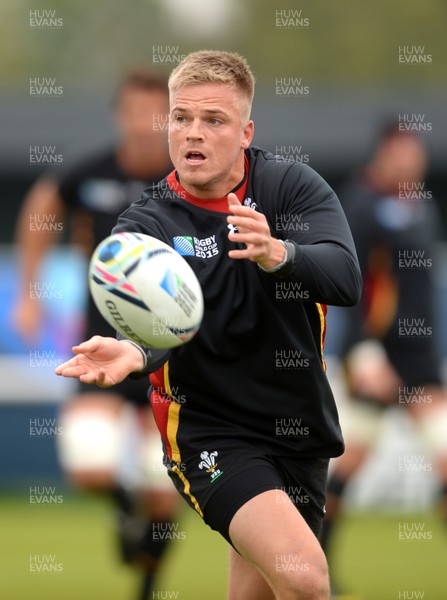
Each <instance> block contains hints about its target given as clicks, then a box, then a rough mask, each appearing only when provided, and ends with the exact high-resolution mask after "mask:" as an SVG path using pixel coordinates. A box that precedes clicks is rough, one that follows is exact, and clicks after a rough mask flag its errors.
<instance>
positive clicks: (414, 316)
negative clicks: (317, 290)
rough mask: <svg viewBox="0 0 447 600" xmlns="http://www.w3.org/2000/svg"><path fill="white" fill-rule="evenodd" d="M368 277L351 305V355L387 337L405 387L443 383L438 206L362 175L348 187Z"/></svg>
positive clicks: (346, 199) (345, 197)
mask: <svg viewBox="0 0 447 600" xmlns="http://www.w3.org/2000/svg"><path fill="white" fill-rule="evenodd" d="M340 198H341V199H342V202H343V208H344V210H345V213H346V217H347V219H348V222H349V225H350V227H351V231H352V235H353V237H354V241H355V244H356V248H357V253H358V258H359V263H360V268H361V270H362V274H363V277H364V289H363V297H362V302H361V303H360V304H359V306H357V307H354V308H351V309H349V311H348V313H347V314H348V316H349V321H348V328H347V339H346V342H345V347H344V353H346V352H347V351H349V349H350V348H351V347H352V345H353V344H355V343H356V342H358V341H361V340H362V339H365V338H368V337H370V338H374V339H378V340H380V341H381V343H382V344H383V347H384V349H385V351H386V353H387V355H388V358H389V360H390V362H391V364H392V365H393V367H394V368H395V370H396V371H397V373H398V375H399V376H400V377H401V378H402V380H403V381H404V383H405V384H407V385H411V386H413V385H414V386H417V385H421V384H428V383H433V384H439V383H440V365H439V357H438V353H437V351H436V344H435V334H436V328H435V327H434V314H433V313H434V298H433V282H432V279H431V278H432V273H433V269H432V267H433V258H434V257H433V243H432V240H433V237H434V229H435V226H434V225H435V220H436V209H435V206H434V203H433V202H432V201H431V202H424V201H421V199H420V198H419V197H418V198H417V199H412V198H410V197H409V198H407V199H405V198H399V197H398V196H393V195H386V194H383V193H382V192H381V191H380V190H379V189H377V188H376V187H375V186H374V185H373V183H372V182H371V181H370V180H369V179H368V177H367V174H366V173H363V172H361V173H359V174H358V175H357V176H356V177H354V178H353V180H352V181H351V182H350V183H349V184H348V185H346V187H345V188H344V189H343V190H342V191H341V192H340Z"/></svg>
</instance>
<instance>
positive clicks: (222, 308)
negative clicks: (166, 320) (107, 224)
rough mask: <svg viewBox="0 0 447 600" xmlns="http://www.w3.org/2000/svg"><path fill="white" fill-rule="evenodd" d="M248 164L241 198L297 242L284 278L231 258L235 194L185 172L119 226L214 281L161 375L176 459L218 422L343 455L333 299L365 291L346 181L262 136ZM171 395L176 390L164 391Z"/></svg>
mask: <svg viewBox="0 0 447 600" xmlns="http://www.w3.org/2000/svg"><path fill="white" fill-rule="evenodd" d="M247 167H248V168H249V173H248V178H245V180H244V182H241V184H240V186H239V188H238V189H237V190H236V191H235V193H236V194H237V195H238V197H239V200H240V201H241V202H242V203H243V204H244V205H247V206H250V207H251V208H252V209H254V210H257V211H260V212H262V213H264V214H265V216H266V218H267V220H268V222H269V225H270V228H271V232H272V235H273V236H274V237H277V238H279V239H289V240H292V241H293V242H294V248H295V251H296V253H295V258H294V261H293V264H292V265H291V267H290V273H289V274H288V275H287V277H286V278H284V279H282V278H280V277H279V276H277V275H276V276H275V275H274V274H269V273H265V272H263V271H262V270H261V269H260V268H259V267H258V266H257V265H256V264H255V263H254V262H252V261H248V260H233V259H231V258H229V257H228V251H229V250H230V249H232V248H234V247H235V244H234V243H233V242H231V241H230V240H229V239H228V231H229V225H228V224H227V221H226V217H227V215H228V214H229V211H228V201H227V198H226V197H224V198H220V199H213V200H203V199H200V198H195V197H194V196H191V195H190V194H188V193H186V192H185V190H184V189H183V188H182V187H181V186H180V184H179V183H178V181H177V179H176V175H175V172H173V173H171V174H170V175H169V176H168V177H167V178H166V179H165V180H164V181H162V182H160V183H159V184H158V185H156V186H154V187H152V188H149V189H148V190H146V191H145V192H144V194H143V197H142V199H141V201H139V202H137V203H136V204H134V205H133V206H132V207H130V208H129V209H128V210H127V211H126V212H125V213H124V214H123V215H122V216H121V217H120V219H119V221H118V224H117V226H116V227H115V229H114V231H115V232H117V231H136V230H137V231H140V232H141V233H145V234H148V235H152V236H154V237H156V238H158V239H161V240H162V241H164V242H166V243H167V244H169V245H170V246H173V247H174V248H175V249H176V250H177V251H178V252H179V253H180V254H181V255H182V256H183V257H184V258H185V259H186V260H187V262H188V263H189V264H190V266H191V267H192V269H193V270H194V272H195V273H196V275H197V277H198V279H199V281H200V284H201V286H202V289H203V294H204V306H205V309H204V317H203V322H202V326H201V328H200V330H199V332H198V333H197V334H196V336H195V337H194V338H193V339H192V340H191V341H190V342H188V343H187V344H185V345H184V346H182V347H179V348H175V349H173V350H172V352H171V353H170V356H169V360H168V361H167V362H166V363H165V364H164V366H163V367H162V368H161V369H160V370H158V371H157V372H155V373H153V374H152V375H151V383H152V385H153V386H154V391H153V393H152V407H153V411H154V415H155V419H156V421H157V424H158V426H159V429H160V431H161V433H162V436H163V439H164V443H165V447H166V452H167V455H168V457H169V458H172V457H174V460H175V458H176V457H177V458H178V456H179V452H180V450H181V448H182V445H183V444H187V446H188V449H196V450H197V452H198V454H200V452H201V451H203V449H204V448H203V435H206V436H209V434H210V427H212V431H213V434H216V437H217V436H218V437H219V438H222V437H228V438H231V439H233V440H234V439H235V438H238V437H241V438H243V439H245V440H246V441H250V440H252V441H253V442H254V443H256V444H257V446H258V447H262V446H263V445H264V447H265V448H267V449H268V450H267V451H272V448H273V449H274V450H273V451H274V452H275V453H276V455H281V454H284V453H289V452H290V451H291V450H295V451H298V452H300V454H301V455H302V456H306V455H307V456H336V455H339V454H340V453H341V452H342V450H343V441H342V436H341V432H340V427H339V423H338V416H337V410H336V406H335V402H334V398H333V395H332V392H331V389H330V386H329V384H328V381H327V378H326V374H325V364H324V358H323V343H324V335H325V312H326V307H325V306H324V304H326V303H331V304H339V305H352V304H354V303H355V302H356V301H357V300H358V298H359V290H360V286H361V283H360V272H359V269H358V263H357V259H356V254H355V249H354V244H353V241H352V237H351V234H350V231H349V228H348V225H347V222H346V219H345V217H344V215H343V212H342V210H341V207H340V204H339V202H338V200H337V197H336V195H335V193H334V192H333V190H332V189H331V188H330V187H329V186H328V185H327V183H326V182H325V181H324V180H323V179H322V178H321V177H320V176H319V175H318V174H317V173H315V172H314V171H313V170H312V169H311V168H309V167H307V166H306V165H302V164H297V163H291V162H286V161H284V160H282V159H281V158H280V157H275V156H273V155H271V154H270V153H267V152H264V151H262V150H260V149H258V148H250V149H249V150H248V151H247V152H246V171H247ZM291 224H292V226H291ZM282 275H283V274H281V276H282ZM290 292H292V293H290ZM165 395H168V396H170V397H171V398H172V399H174V402H172V401H171V402H169V401H159V396H165ZM179 449H180V450H179Z"/></svg>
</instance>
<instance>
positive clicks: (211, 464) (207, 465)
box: [199, 450, 223, 483]
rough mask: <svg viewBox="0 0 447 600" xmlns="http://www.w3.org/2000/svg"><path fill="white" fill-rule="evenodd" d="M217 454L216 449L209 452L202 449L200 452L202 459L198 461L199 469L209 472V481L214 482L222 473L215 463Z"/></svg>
mask: <svg viewBox="0 0 447 600" xmlns="http://www.w3.org/2000/svg"><path fill="white" fill-rule="evenodd" d="M218 454H219V453H218V452H217V450H214V451H213V452H211V453H209V452H208V451H207V450H204V451H203V452H201V454H200V458H201V459H202V460H201V462H199V469H205V472H206V473H209V474H210V477H211V483H214V482H215V481H216V479H218V478H219V477H220V476H221V475H223V471H222V470H221V469H219V465H218V464H217V463H216V456H218Z"/></svg>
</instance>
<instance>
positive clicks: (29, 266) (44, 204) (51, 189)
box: [15, 180, 63, 293]
mask: <svg viewBox="0 0 447 600" xmlns="http://www.w3.org/2000/svg"><path fill="white" fill-rule="evenodd" d="M62 217H63V209H62V205H61V202H60V199H59V198H58V196H57V189H56V185H55V184H54V183H53V182H51V181H49V180H45V181H40V182H38V183H37V184H35V186H34V187H33V188H32V190H31V191H30V192H29V194H28V196H27V198H26V199H25V201H24V204H23V207H22V209H21V211H20V215H19V219H18V223H17V228H16V236H15V237H16V241H17V244H18V249H19V272H20V280H21V288H22V291H23V292H26V293H27V292H28V290H29V285H30V282H34V281H36V280H37V278H38V273H39V268H40V265H41V263H42V260H43V257H44V256H45V254H46V253H47V252H48V250H49V249H50V248H51V247H52V246H53V245H54V244H55V243H56V242H57V241H58V240H59V237H60V232H59V230H60V229H61V226H59V224H60V223H61V222H62ZM55 230H56V231H55Z"/></svg>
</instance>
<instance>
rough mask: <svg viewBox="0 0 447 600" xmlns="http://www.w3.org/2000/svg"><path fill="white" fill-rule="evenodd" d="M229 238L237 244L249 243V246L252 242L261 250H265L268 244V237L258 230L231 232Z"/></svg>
mask: <svg viewBox="0 0 447 600" xmlns="http://www.w3.org/2000/svg"><path fill="white" fill-rule="evenodd" d="M228 238H229V239H230V240H231V241H232V242H234V243H235V244H247V246H248V245H249V244H250V245H253V246H256V247H257V248H258V249H259V250H260V249H262V250H263V249H264V248H265V247H266V246H267V238H266V237H265V236H264V235H262V234H261V233H258V232H256V231H250V232H242V233H241V232H239V233H233V232H230V233H229V234H228Z"/></svg>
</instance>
